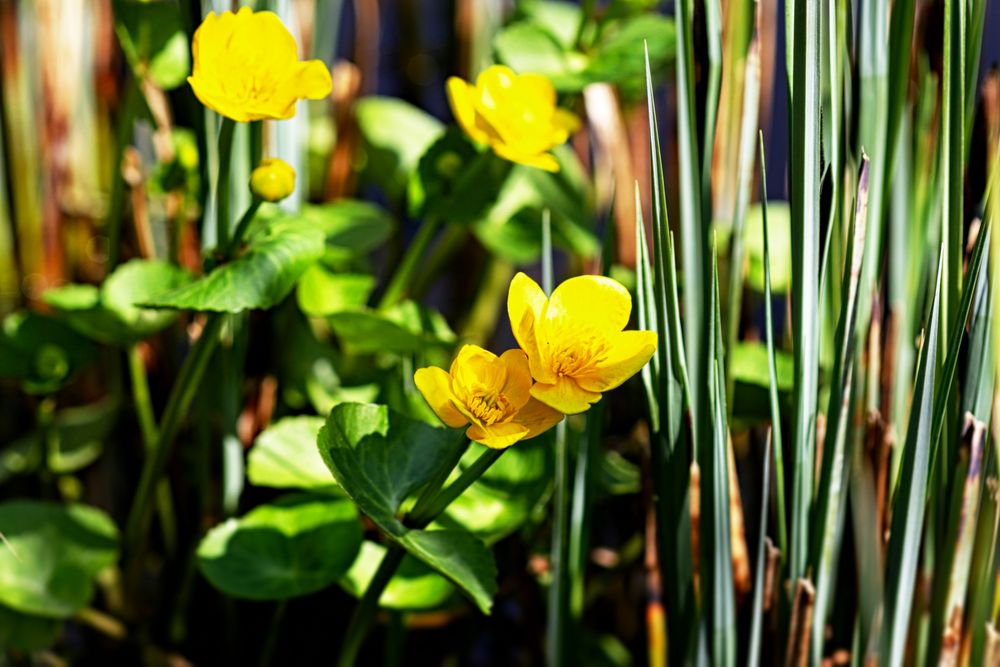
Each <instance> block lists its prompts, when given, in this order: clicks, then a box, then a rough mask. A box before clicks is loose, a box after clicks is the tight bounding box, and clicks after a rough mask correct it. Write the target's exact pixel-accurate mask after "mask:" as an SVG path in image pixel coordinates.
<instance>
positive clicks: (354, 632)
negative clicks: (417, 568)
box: [337, 544, 406, 667]
mask: <svg viewBox="0 0 1000 667" xmlns="http://www.w3.org/2000/svg"><path fill="white" fill-rule="evenodd" d="M405 556H406V550H405V549H403V547H401V546H399V545H398V544H393V545H392V546H390V547H389V550H388V551H386V552H385V556H383V557H382V562H381V563H380V564H379V566H378V570H376V571H375V576H374V577H372V580H371V581H370V582H369V583H368V589H367V590H366V591H365V594H364V595H363V596H362V598H361V602H360V603H359V604H358V606H357V607H356V608H355V610H354V614H353V615H352V616H351V622H350V624H349V625H348V626H347V634H346V635H345V636H344V645H343V646H342V647H341V649H340V658H339V659H338V660H337V667H352V666H353V665H354V662H355V660H356V659H357V657H358V651H360V650H361V644H362V642H364V640H365V636H366V635H367V634H368V628H369V627H370V626H371V624H372V621H373V620H375V612H377V611H378V601H379V598H381V597H382V592H383V591H384V590H385V587H386V586H388V585H389V581H390V580H391V579H392V575H394V574H396V570H397V569H399V565H400V564H401V563H402V562H403V557H405Z"/></svg>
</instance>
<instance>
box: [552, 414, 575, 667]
mask: <svg viewBox="0 0 1000 667" xmlns="http://www.w3.org/2000/svg"><path fill="white" fill-rule="evenodd" d="M553 483H554V486H555V495H554V497H553V499H552V513H553V519H552V550H551V552H550V554H549V572H550V573H551V583H550V584H549V613H548V624H547V627H546V638H547V644H548V645H547V648H546V652H547V663H548V664H550V665H565V664H568V662H567V661H566V660H567V657H568V656H567V655H566V616H567V611H568V606H569V605H568V603H569V595H568V587H567V583H568V582H567V576H566V575H567V570H566V558H567V556H568V555H569V554H568V546H569V540H568V538H569V535H568V530H567V526H568V523H569V497H570V477H569V452H568V448H567V446H566V422H565V421H562V422H560V423H559V425H558V426H557V427H556V469H555V480H554V482H553Z"/></svg>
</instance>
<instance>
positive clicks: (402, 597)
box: [339, 540, 455, 611]
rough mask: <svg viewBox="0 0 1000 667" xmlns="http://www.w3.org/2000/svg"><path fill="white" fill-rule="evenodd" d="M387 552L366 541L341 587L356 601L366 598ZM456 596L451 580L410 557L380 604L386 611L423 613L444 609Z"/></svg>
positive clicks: (395, 575) (380, 599) (341, 582)
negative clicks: (437, 608)
mask: <svg viewBox="0 0 1000 667" xmlns="http://www.w3.org/2000/svg"><path fill="white" fill-rule="evenodd" d="M385 552H386V548H385V547H384V546H382V545H381V544H377V543H375V542H371V541H369V540H365V542H364V543H363V544H362V545H361V551H359V552H358V557H357V558H356V559H355V560H354V564H353V565H351V569H350V570H348V571H347V574H345V575H344V576H343V577H341V578H340V581H339V583H340V585H341V587H342V588H343V589H344V590H345V591H347V592H348V593H350V594H351V595H353V596H354V597H356V598H360V597H361V596H362V595H364V593H365V591H366V590H368V585H369V584H370V583H371V580H372V578H373V577H374V576H375V570H377V569H378V566H379V563H381V562H382V558H383V556H384V555H385ZM454 593H455V586H454V585H452V583H451V582H450V581H448V580H447V579H445V578H444V577H442V576H441V575H440V574H437V573H436V572H435V571H434V570H432V569H431V568H430V567H428V566H427V565H425V564H424V563H423V562H422V561H420V560H418V559H416V558H414V557H413V556H410V555H409V554H407V555H406V556H405V557H404V558H403V562H402V564H401V565H400V566H399V569H398V570H397V571H396V574H394V575H393V577H392V579H390V580H389V584H388V586H386V588H385V590H384V591H383V592H382V596H381V597H380V598H379V600H378V604H379V606H380V607H382V608H383V609H396V610H399V611H421V610H426V609H434V608H435V607H440V606H441V605H442V604H444V603H445V602H447V601H448V599H449V598H450V597H451V596H452V595H453V594H454Z"/></svg>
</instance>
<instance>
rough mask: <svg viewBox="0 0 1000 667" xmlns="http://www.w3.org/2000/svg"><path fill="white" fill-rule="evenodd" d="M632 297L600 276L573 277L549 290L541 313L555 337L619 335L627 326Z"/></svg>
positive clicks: (625, 290) (623, 289)
mask: <svg viewBox="0 0 1000 667" xmlns="http://www.w3.org/2000/svg"><path fill="white" fill-rule="evenodd" d="M631 312H632V297H631V295H630V294H629V293H628V290H627V289H625V288H624V287H623V286H622V285H621V283H619V282H618V281H616V280H612V279H611V278H606V277H604V276H577V277H575V278H570V279H569V280H566V281H564V282H563V283H562V284H560V285H559V286H558V287H556V288H555V289H554V290H553V291H552V297H551V298H550V299H549V308H548V311H546V313H545V320H546V326H547V328H548V329H549V331H551V332H552V333H553V334H555V335H559V336H576V337H579V336H583V335H588V334H592V333H593V332H602V333H610V332H615V333H617V332H619V331H621V330H622V329H624V328H625V325H626V324H628V318H629V314H630V313H631Z"/></svg>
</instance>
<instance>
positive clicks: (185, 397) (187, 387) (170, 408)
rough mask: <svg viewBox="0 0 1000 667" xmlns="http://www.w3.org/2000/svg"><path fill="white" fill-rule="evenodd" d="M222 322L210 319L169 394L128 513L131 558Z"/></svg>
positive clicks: (220, 317) (219, 317)
mask: <svg viewBox="0 0 1000 667" xmlns="http://www.w3.org/2000/svg"><path fill="white" fill-rule="evenodd" d="M223 321H224V319H223V315H222V314H220V313H212V314H210V315H209V316H208V320H207V321H206V322H205V327H204V329H203V330H202V332H201V336H200V337H199V338H198V341H197V342H196V343H195V344H194V347H193V348H192V349H191V351H190V352H189V353H188V357H187V359H185V361H184V365H183V366H182V367H181V371H180V373H179V374H178V376H177V380H176V381H175V382H174V386H173V389H171V391H170V397H169V398H168V399H167V407H166V409H165V410H164V412H163V419H162V421H161V425H160V433H159V435H158V436H157V438H156V441H155V446H154V447H153V452H152V455H151V456H147V457H146V461H145V463H144V464H143V468H142V475H141V476H140V478H139V487H138V489H137V490H136V495H135V500H134V501H133V502H132V508H131V510H130V511H129V515H128V521H127V522H126V524H125V542H124V547H125V550H126V552H127V553H130V554H132V556H135V555H137V554H136V552H137V550H138V548H139V546H140V545H141V544H142V541H143V538H144V537H145V533H146V527H147V521H148V518H149V503H150V500H151V499H152V497H153V491H154V489H155V488H156V485H157V482H158V481H159V479H160V477H161V476H162V475H163V469H164V468H165V467H166V465H167V459H168V458H169V455H170V445H171V444H172V443H173V441H174V438H175V437H176V436H177V432H178V431H179V430H180V427H181V422H182V421H183V419H184V416H185V415H187V412H188V408H190V407H191V401H193V400H194V397H195V394H196V393H197V392H198V387H199V385H200V384H201V377H202V375H204V373H205V368H206V367H207V366H208V362H209V359H211V357H212V352H213V351H214V350H215V346H216V344H217V343H218V342H219V332H220V330H221V329H222V323H223Z"/></svg>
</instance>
